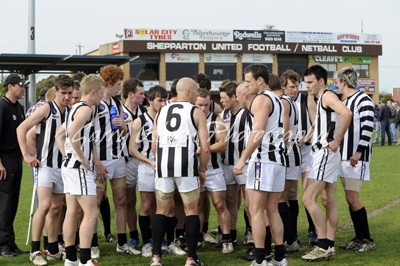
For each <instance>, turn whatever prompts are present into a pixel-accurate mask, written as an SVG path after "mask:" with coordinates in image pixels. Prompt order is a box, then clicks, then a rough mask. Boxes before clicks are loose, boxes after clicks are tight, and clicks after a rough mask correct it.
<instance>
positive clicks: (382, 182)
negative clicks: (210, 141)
mask: <svg viewBox="0 0 400 266" xmlns="http://www.w3.org/2000/svg"><path fill="white" fill-rule="evenodd" d="M399 152H400V147H398V146H391V147H388V146H385V147H380V146H377V145H374V149H373V159H372V163H371V179H372V181H371V182H366V183H364V184H363V187H362V189H361V199H362V202H363V203H364V205H365V207H366V209H367V212H368V214H372V213H374V216H373V217H371V218H370V219H369V224H370V230H371V234H372V237H373V238H374V240H375V242H376V243H377V250H376V251H373V252H368V253H364V254H356V253H354V252H351V251H342V250H339V249H338V247H337V248H336V255H335V256H334V257H333V258H332V259H331V260H329V261H324V262H316V263H311V262H303V261H302V260H301V258H300V257H301V256H302V255H303V254H304V252H305V251H308V250H310V247H307V246H302V248H303V250H301V251H299V252H297V253H294V254H290V255H288V256H287V258H288V261H289V265H293V266H296V265H309V264H312V265H363V266H365V265H400V252H399V251H398V246H397V245H398V244H396V243H397V242H396V239H398V237H399V234H400V226H399V221H400V204H392V205H393V206H391V205H390V203H392V202H394V201H396V200H399V199H400V193H399V188H400V174H399V172H400V170H399V169H400V167H399V165H398V163H399ZM31 193H32V181H31V174H30V170H29V168H27V167H25V171H24V175H23V182H22V187H21V197H20V203H19V210H18V214H17V218H16V220H15V223H14V227H15V232H16V237H17V244H18V245H19V246H20V248H22V249H29V247H28V246H25V240H26V234H27V228H28V222H29V208H30V200H31V195H32V194H31ZM337 199H338V200H337V201H338V205H339V214H340V220H339V228H338V233H337V236H336V242H335V244H336V246H339V245H340V244H342V243H344V242H346V241H348V240H349V239H351V238H352V237H353V235H354V233H353V227H352V226H351V221H350V216H349V213H348V207H347V204H346V202H345V199H344V193H343V190H342V187H341V184H340V182H339V183H338V189H337ZM385 206H386V208H385ZM388 206H389V207H388ZM242 213H243V212H242V210H241V211H240V216H239V221H238V237H239V239H238V241H239V243H242V236H243V232H244V222H243V219H242ZM113 215H114V214H112V215H111V217H113ZM0 219H1V217H0ZM112 226H113V229H112V231H113V232H116V229H115V224H114V223H113V224H112ZM216 226H217V222H216V218H215V213H214V212H213V213H212V215H211V218H210V229H213V228H215V227H216ZM307 226H308V225H307V220H306V215H305V213H304V209H303V207H302V206H301V207H300V214H299V221H298V228H299V236H300V241H301V242H303V243H304V242H306V241H307ZM99 235H100V233H99ZM99 241H100V247H101V258H100V259H99V263H100V265H149V259H147V258H143V257H141V256H129V255H120V254H117V253H116V251H115V245H113V244H110V243H105V240H104V237H99ZM246 249H247V248H246V247H244V246H243V245H241V244H239V246H238V247H237V248H236V250H235V252H234V253H232V254H228V255H223V254H222V253H221V251H220V250H219V249H218V250H217V249H214V248H213V247H210V246H209V245H208V244H207V245H206V247H205V248H203V249H201V250H200V251H199V253H198V254H199V256H200V258H201V259H202V261H203V262H204V263H205V264H206V265H250V263H249V262H247V261H245V260H242V259H239V258H238V256H240V255H242V254H243V253H244V252H245V251H246ZM163 262H164V265H184V263H185V258H184V257H175V256H172V255H165V256H163ZM61 264H62V263H61V262H50V263H49V264H48V265H61ZM6 265H21V266H23V265H33V264H32V263H31V262H30V261H29V258H28V255H20V256H18V257H14V258H4V257H0V266H6Z"/></svg>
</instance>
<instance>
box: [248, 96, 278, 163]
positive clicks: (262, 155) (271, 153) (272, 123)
mask: <svg viewBox="0 0 400 266" xmlns="http://www.w3.org/2000/svg"><path fill="white" fill-rule="evenodd" d="M256 97H268V98H270V100H271V103H272V110H271V113H270V114H269V117H268V123H267V125H266V128H265V132H264V135H263V138H262V142H261V144H260V146H259V147H258V148H257V149H256V150H255V151H254V152H253V154H252V155H251V157H250V161H252V162H262V163H276V164H281V165H284V166H286V156H285V147H284V145H285V144H284V141H283V136H284V129H283V115H284V110H283V105H282V103H281V101H280V99H279V98H278V97H277V96H276V95H275V94H274V93H273V92H271V91H269V90H263V91H261V92H260V93H259V94H258V95H257V96H256ZM253 101H254V100H253ZM250 110H251V108H250ZM250 117H251V119H252V124H254V116H253V114H252V113H250Z"/></svg>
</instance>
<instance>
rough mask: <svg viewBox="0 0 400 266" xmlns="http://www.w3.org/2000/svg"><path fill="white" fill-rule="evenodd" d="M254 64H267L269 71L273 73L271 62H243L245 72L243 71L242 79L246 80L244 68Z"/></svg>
mask: <svg viewBox="0 0 400 266" xmlns="http://www.w3.org/2000/svg"><path fill="white" fill-rule="evenodd" d="M253 64H262V65H265V66H266V67H267V68H268V71H269V73H272V64H270V63H243V64H242V68H243V71H242V72H243V73H242V79H243V80H244V70H245V69H246V67H248V66H250V65H253Z"/></svg>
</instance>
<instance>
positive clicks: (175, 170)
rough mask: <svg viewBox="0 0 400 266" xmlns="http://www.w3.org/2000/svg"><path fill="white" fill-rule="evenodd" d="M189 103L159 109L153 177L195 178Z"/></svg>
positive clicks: (194, 130)
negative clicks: (155, 165) (155, 170)
mask: <svg viewBox="0 0 400 266" xmlns="http://www.w3.org/2000/svg"><path fill="white" fill-rule="evenodd" d="M195 108H196V107H195V106H194V105H192V104H191V103H189V102H175V103H171V104H169V105H166V106H164V107H163V108H161V110H160V112H159V114H158V117H157V121H156V122H157V135H158V138H157V156H156V162H157V176H158V177H193V176H198V175H199V174H198V159H197V155H196V150H197V147H198V137H197V127H196V125H195V122H194V117H193V113H194V110H195Z"/></svg>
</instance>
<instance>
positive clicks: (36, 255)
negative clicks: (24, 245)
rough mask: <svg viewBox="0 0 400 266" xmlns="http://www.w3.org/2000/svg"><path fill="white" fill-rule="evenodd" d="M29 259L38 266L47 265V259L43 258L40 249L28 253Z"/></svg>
mask: <svg viewBox="0 0 400 266" xmlns="http://www.w3.org/2000/svg"><path fill="white" fill-rule="evenodd" d="M29 259H30V260H31V261H32V262H33V264H35V265H38V266H44V265H47V261H46V260H45V259H44V258H43V256H42V252H41V251H35V252H33V253H31V254H30V255H29Z"/></svg>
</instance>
